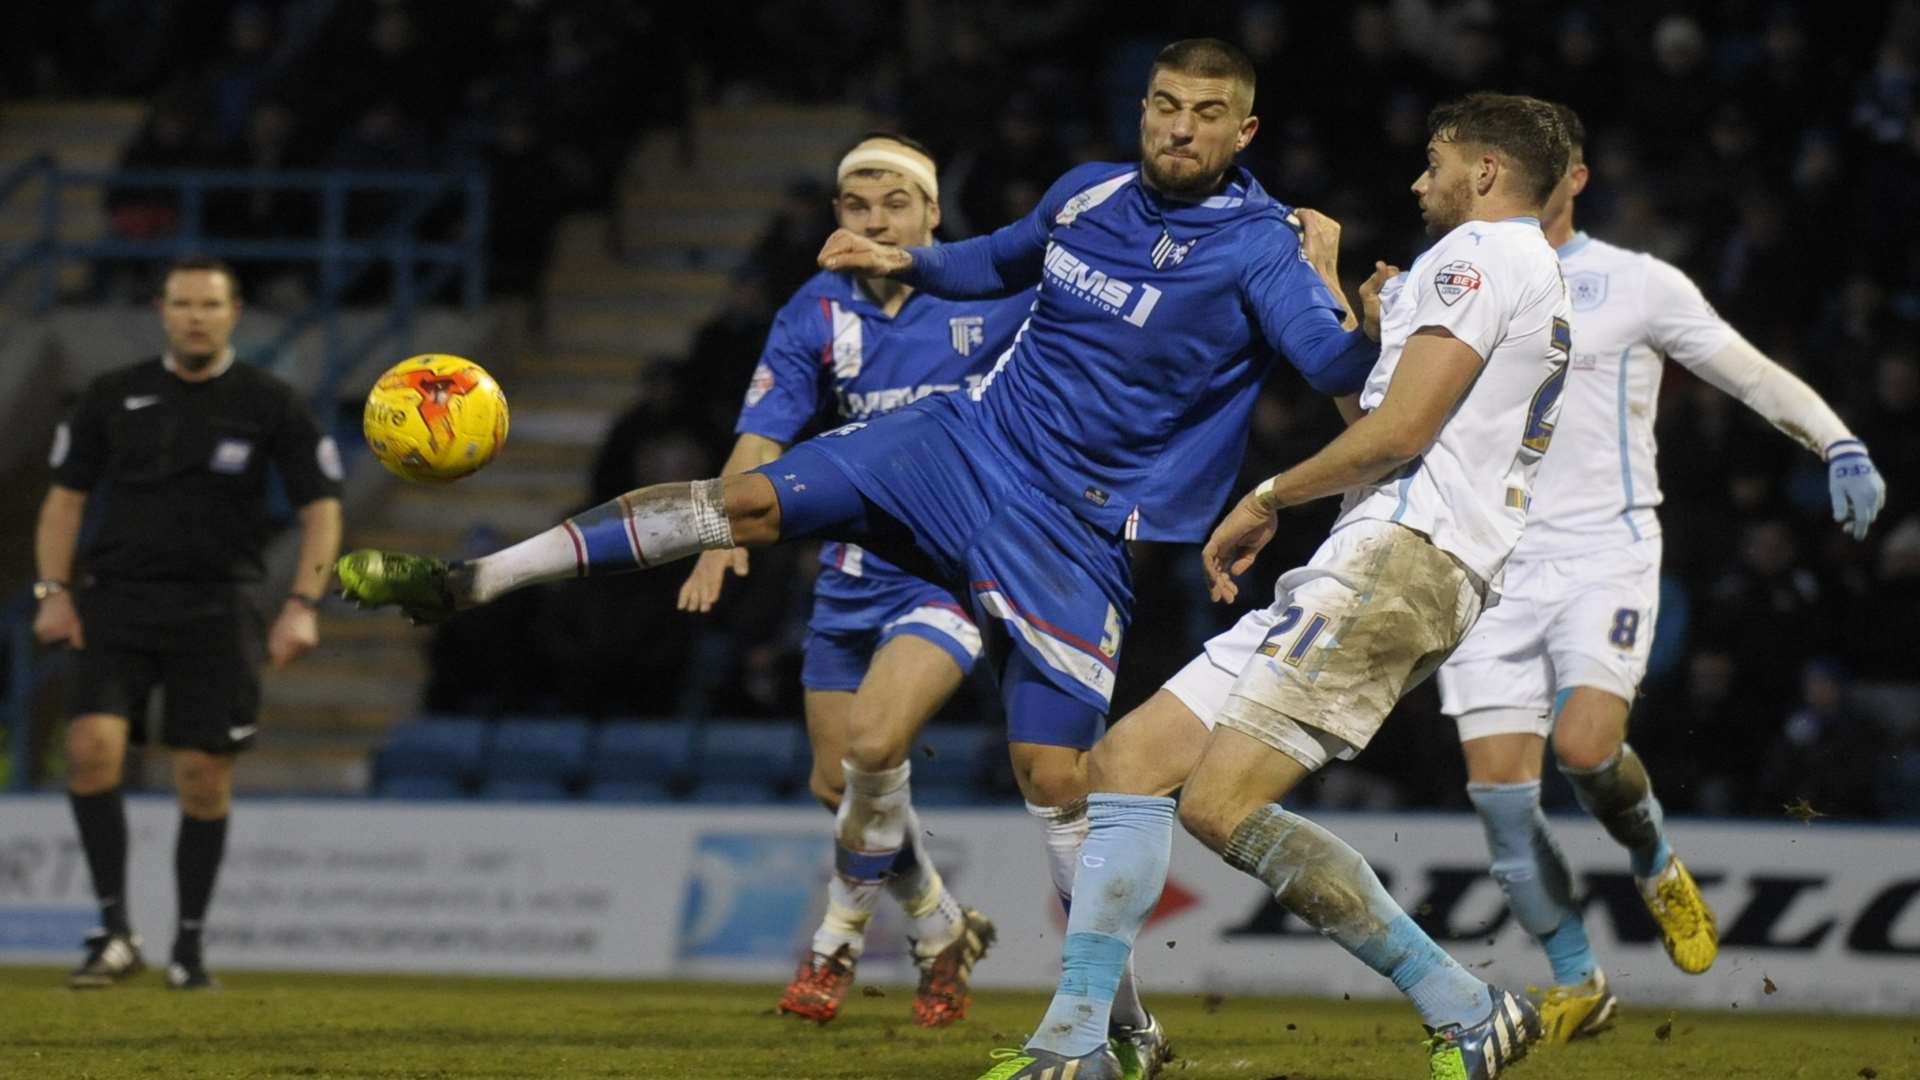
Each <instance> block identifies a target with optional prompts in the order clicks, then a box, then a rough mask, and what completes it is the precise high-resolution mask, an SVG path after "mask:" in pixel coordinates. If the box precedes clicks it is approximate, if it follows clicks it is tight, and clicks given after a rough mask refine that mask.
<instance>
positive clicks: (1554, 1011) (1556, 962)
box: [1467, 742, 1618, 1043]
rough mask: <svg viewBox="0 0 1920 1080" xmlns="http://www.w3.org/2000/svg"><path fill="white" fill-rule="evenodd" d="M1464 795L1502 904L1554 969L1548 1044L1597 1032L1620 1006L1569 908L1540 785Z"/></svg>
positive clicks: (1547, 1004)
mask: <svg viewBox="0 0 1920 1080" xmlns="http://www.w3.org/2000/svg"><path fill="white" fill-rule="evenodd" d="M1534 760H1535V761H1538V760H1539V751H1538V743H1537V742H1536V743H1535V750H1534ZM1467 796H1468V798H1470V799H1472V800H1473V807H1474V809H1475V810H1476V811H1478V812H1479V814H1480V824H1481V825H1482V826H1484V827H1485V829H1486V833H1487V849H1488V851H1490V852H1491V853H1492V855H1493V867H1492V869H1493V878H1494V880H1495V881H1497V882H1499V883H1500V889H1501V891H1502V892H1504V893H1506V894H1507V906H1508V907H1509V908H1511V909H1512V910H1513V913H1514V917H1515V918H1516V919H1518V920H1519V922H1520V925H1521V926H1523V927H1525V928H1526V931H1527V933H1529V934H1532V935H1533V937H1534V939H1535V940H1537V941H1539V942H1540V945H1541V948H1543V949H1545V950H1546V954H1547V961H1548V962H1549V963H1550V964H1552V965H1553V982H1554V985H1553V986H1552V987H1551V988H1550V989H1549V990H1547V992H1546V994H1545V995H1544V997H1543V998H1542V1000H1541V1002H1540V1024H1541V1027H1542V1029H1543V1030H1544V1031H1545V1033H1546V1038H1547V1041H1548V1042H1555V1043H1564V1042H1567V1041H1568V1040H1570V1039H1574V1038H1578V1037H1581V1036H1586V1035H1596V1034H1599V1033H1600V1032H1601V1031H1604V1030H1605V1029H1606V1028H1607V1027H1608V1026H1610V1025H1611V1024H1612V1022H1613V1014H1614V1012H1615V1010H1616V1009H1617V1007H1618V1001H1617V1000H1616V999H1615V998H1614V995H1613V992H1612V991H1611V990H1610V989H1608V987H1607V978H1606V974H1605V972H1603V971H1602V970H1601V968H1600V965H1599V962H1598V961H1597V960H1596V959H1595V958H1594V955H1593V947H1592V945H1591V944H1590V943H1589V942H1588V940H1587V930H1586V927H1585V926H1584V925H1583V924H1582V923H1581V921H1580V912H1579V909H1578V908H1577V907H1576V906H1575V905H1574V901H1573V872H1572V869H1571V868H1570V867H1568V865H1567V859H1566V856H1565V855H1564V854H1562V853H1561V851H1560V845H1559V844H1557V843H1555V842H1554V839H1553V834H1552V832H1550V831H1549V829H1548V826H1547V819H1546V816H1545V815H1544V814H1542V813H1541V812H1540V782H1539V781H1538V780H1530V781H1525V782H1519V783H1505V784H1493V783H1483V784H1468V785H1467Z"/></svg>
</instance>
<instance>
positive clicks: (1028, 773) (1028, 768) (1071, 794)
mask: <svg viewBox="0 0 1920 1080" xmlns="http://www.w3.org/2000/svg"><path fill="white" fill-rule="evenodd" d="M1008 756H1009V757H1010V759H1011V760H1012V762H1013V779H1014V783H1015V784H1017V785H1018V786H1019V788H1020V795H1021V797H1022V798H1024V799H1026V800H1027V801H1028V802H1030V803H1032V804H1034V805H1035V806H1066V805H1068V804H1070V803H1073V802H1075V801H1076V800H1079V799H1084V798H1086V797H1087V790H1088V789H1087V756H1088V755H1087V752H1086V751H1085V750H1080V749H1077V748H1075V747H1071V746H1047V745H1042V744H1039V743H1015V744H1013V746H1011V747H1010V748H1009V749H1008Z"/></svg>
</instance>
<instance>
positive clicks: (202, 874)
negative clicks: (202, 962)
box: [173, 814, 227, 961]
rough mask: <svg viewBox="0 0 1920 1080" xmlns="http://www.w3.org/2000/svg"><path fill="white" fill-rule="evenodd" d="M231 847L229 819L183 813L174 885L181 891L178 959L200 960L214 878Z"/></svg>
mask: <svg viewBox="0 0 1920 1080" xmlns="http://www.w3.org/2000/svg"><path fill="white" fill-rule="evenodd" d="M226 850H227V819H226V818H224V817H220V818H215V819H213V820H212V821H202V820H200V819H199V818H193V817H188V816H187V815H185V814H182V815H180V838H179V840H178V841H177V842H176V843H175V844H174V848H173V874H174V884H175V887H176V888H177V889H178V890H179V899H180V925H179V929H178V931H177V935H176V936H175V937H174V939H173V958H174V959H175V960H195V961H197V960H199V959H200V927H201V923H202V922H203V921H204V920H205V919H206V917H207V904H208V903H209V902H210V901H211V900H212V899H213V879H214V877H215V876H216V875H218V874H219V873H220V857H221V855H223V854H225V852H226Z"/></svg>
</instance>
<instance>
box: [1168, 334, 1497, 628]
mask: <svg viewBox="0 0 1920 1080" xmlns="http://www.w3.org/2000/svg"><path fill="white" fill-rule="evenodd" d="M1482 362H1483V361H1482V358H1481V356H1480V354H1479V353H1477V352H1475V351H1474V350H1473V348H1472V346H1470V345H1468V344H1467V343H1465V342H1463V341H1461V340H1460V339H1459V338H1456V337H1454V336H1453V334H1452V332H1450V331H1448V330H1446V329H1445V328H1443V327H1437V326H1432V327H1426V328H1424V329H1421V330H1419V331H1417V332H1415V333H1414V334H1413V336H1412V337H1411V338H1409V339H1408V341H1407V347H1406V350H1405V352H1404V353H1403V354H1402V355H1401V357H1400V363H1399V366H1398V367H1396V368H1395V369H1394V372H1393V381H1392V382H1390V383H1388V384H1387V393H1386V397H1385V398H1384V399H1383V400H1382V401H1381V402H1380V406H1379V407H1378V408H1376V409H1374V410H1373V411H1372V412H1370V413H1368V414H1367V415H1365V416H1363V417H1361V418H1360V419H1358V420H1356V421H1355V422H1354V423H1353V424H1352V425H1350V426H1349V427H1348V428H1347V429H1346V430H1345V431H1343V432H1341V433H1340V435H1339V436H1338V437H1337V438H1335V439H1334V440H1333V441H1332V442H1330V443H1328V444H1327V445H1326V446H1325V447H1323V448H1322V449H1321V450H1320V452H1319V453H1316V454H1314V455H1313V456H1312V457H1310V458H1308V459H1307V460H1305V461H1303V462H1301V463H1300V464H1298V465H1295V466H1294V467H1293V468H1291V469H1288V470H1287V471H1285V472H1283V473H1281V474H1280V475H1278V476H1275V477H1271V478H1269V479H1268V480H1267V481H1266V482H1265V483H1262V484H1261V485H1260V486H1259V487H1257V488H1255V489H1253V490H1252V491H1250V492H1248V493H1247V494H1246V496H1245V497H1243V498H1242V499H1241V500H1240V502H1239V503H1238V504H1236V505H1235V506H1234V508H1233V509H1232V510H1230V511H1228V513H1227V516H1226V518H1225V519H1223V520H1222V521H1221V522H1220V524H1219V526H1218V527H1216V528H1215V529H1214V531H1213V536H1212V537H1210V538H1209V539H1208V540H1207V544H1206V547H1204V548H1203V549H1201V553H1200V557H1201V560H1202V561H1203V562H1204V563H1205V566H1206V572H1207V578H1208V585H1209V592H1210V593H1211V594H1212V596H1213V598H1214V599H1215V600H1223V601H1231V600H1233V599H1234V597H1235V596H1236V595H1238V593H1239V588H1238V586H1236V585H1235V584H1234V582H1233V577H1234V576H1235V575H1237V574H1243V573H1245V572H1246V571H1247V569H1248V568H1249V567H1251V566H1252V565H1253V560H1254V557H1255V556H1256V555H1258V554H1259V553H1260V549H1261V548H1263V547H1265V546H1266V543H1267V541H1268V540H1270V539H1272V538H1273V532H1274V514H1275V512H1276V511H1278V510H1279V509H1280V507H1283V506H1295V505H1298V504H1300V503H1304V502H1311V501H1312V500H1314V499H1319V498H1324V497H1326V496H1328V495H1338V494H1340V493H1341V492H1343V491H1346V490H1347V489H1349V488H1354V487H1359V486H1360V485H1362V484H1370V483H1373V482H1375V481H1378V480H1380V479H1381V478H1382V477H1384V476H1386V475H1387V474H1389V473H1391V472H1393V470H1395V469H1398V468H1400V467H1401V466H1403V465H1405V464H1406V463H1407V462H1409V461H1412V460H1413V459H1414V458H1415V457H1417V456H1418V455H1419V454H1420V453H1421V452H1422V451H1423V450H1425V449H1426V448H1427V447H1428V446H1431V445H1432V444H1433V440H1434V438H1435V437H1436V436H1437V435H1439V433H1440V428H1441V426H1442V425H1444V424H1445V423H1446V422H1447V417H1448V416H1450V415H1452V414H1453V410H1454V407H1455V406H1456V405H1458V404H1459V403H1460V399H1461V398H1463V397H1465V396H1466V394H1467V391H1468V390H1469V389H1471V388H1472V387H1473V380H1474V378H1475V377H1477V376H1478V375H1479V374H1480V368H1481V365H1482Z"/></svg>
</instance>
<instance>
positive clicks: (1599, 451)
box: [1513, 233, 1737, 559]
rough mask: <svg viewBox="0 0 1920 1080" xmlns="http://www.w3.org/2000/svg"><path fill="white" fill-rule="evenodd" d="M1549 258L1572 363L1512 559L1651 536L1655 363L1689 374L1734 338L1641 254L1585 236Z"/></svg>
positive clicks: (1691, 290)
mask: <svg viewBox="0 0 1920 1080" xmlns="http://www.w3.org/2000/svg"><path fill="white" fill-rule="evenodd" d="M1559 255H1560V268H1561V271H1562V273H1564V274H1565V275H1566V279H1567V291H1568V293H1569V294H1570V295H1571V297H1572V300H1573V361H1572V364H1571V370H1570V371H1569V373H1568V375H1567V387H1566V390H1565V393H1564V397H1565V405H1564V407H1563V409H1562V411H1561V416H1560V424H1559V426H1558V427H1557V428H1556V429H1555V430H1554V435H1553V452H1552V453H1551V454H1548V455H1547V458H1546V460H1545V461H1544V462H1543V463H1542V464H1541V466H1540V475H1539V477H1538V478H1537V482H1536V485H1535V489H1534V497H1533V506H1532V509H1531V511H1530V514H1529V517H1528V518H1527V533H1526V537H1525V538H1524V539H1523V540H1521V542H1520V547H1519V549H1518V550H1516V551H1515V552H1514V553H1513V557H1514V558H1516V559H1550V558H1562V557H1565V556H1568V555H1576V554H1580V553H1582V552H1587V551H1594V550H1598V549H1602V548H1610V547H1617V546H1619V545H1621V544H1624V543H1630V542H1632V541H1634V540H1640V539H1645V538H1647V537H1652V536H1658V535H1660V519H1659V518H1658V517H1657V516H1656V515H1655V513H1654V507H1656V506H1659V505H1660V479H1659V476H1658V474H1657V473H1656V471H1655V469H1654V442H1653V420H1654V411H1655V409H1656V407H1657V406H1658V403H1659V399H1660V374H1661V371H1662V369H1663V367H1664V364H1663V357H1671V358H1673V359H1674V360H1677V361H1679V362H1680V363H1682V364H1685V365H1687V366H1688V367H1690V368H1693V367H1699V366H1700V365H1702V364H1704V363H1706V361H1708V360H1710V359H1711V358H1713V356H1714V355H1715V354H1717V353H1719V352H1720V350H1722V349H1724V348H1726V347H1727V345H1729V344H1730V343H1731V342H1732V341H1733V340H1734V338H1735V337H1736V336H1737V335H1736V334H1735V332H1734V329H1733V327H1731V326H1729V325H1728V324H1727V323H1726V321H1725V320H1723V319H1721V318H1720V316H1718V315H1716V314H1714V311H1713V308H1712V307H1710V306H1709V305H1708V304H1707V300H1706V297H1704V296H1702V295H1700V289H1699V287H1698V286H1696V285H1694V283H1693V281H1692V280H1691V279H1689V278H1688V277H1687V275H1685V274H1683V273H1681V272H1680V271H1679V270H1676V269H1674V268H1673V267H1672V266H1670V265H1668V264H1666V263H1664V262H1661V261H1660V260H1659V259H1656V258H1654V257H1653V256H1651V255H1647V254H1644V253H1642V252H1638V251H1628V250H1627V249H1625V248H1621V247H1615V246H1614V245H1612V244H1609V243H1607V242H1605V241H1603V240H1595V239H1594V238H1593V237H1591V236H1588V235H1587V234H1586V233H1575V234H1574V237H1573V239H1572V240H1569V241H1568V242H1567V244H1566V246H1564V247H1562V248H1561V249H1560V252H1559Z"/></svg>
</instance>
